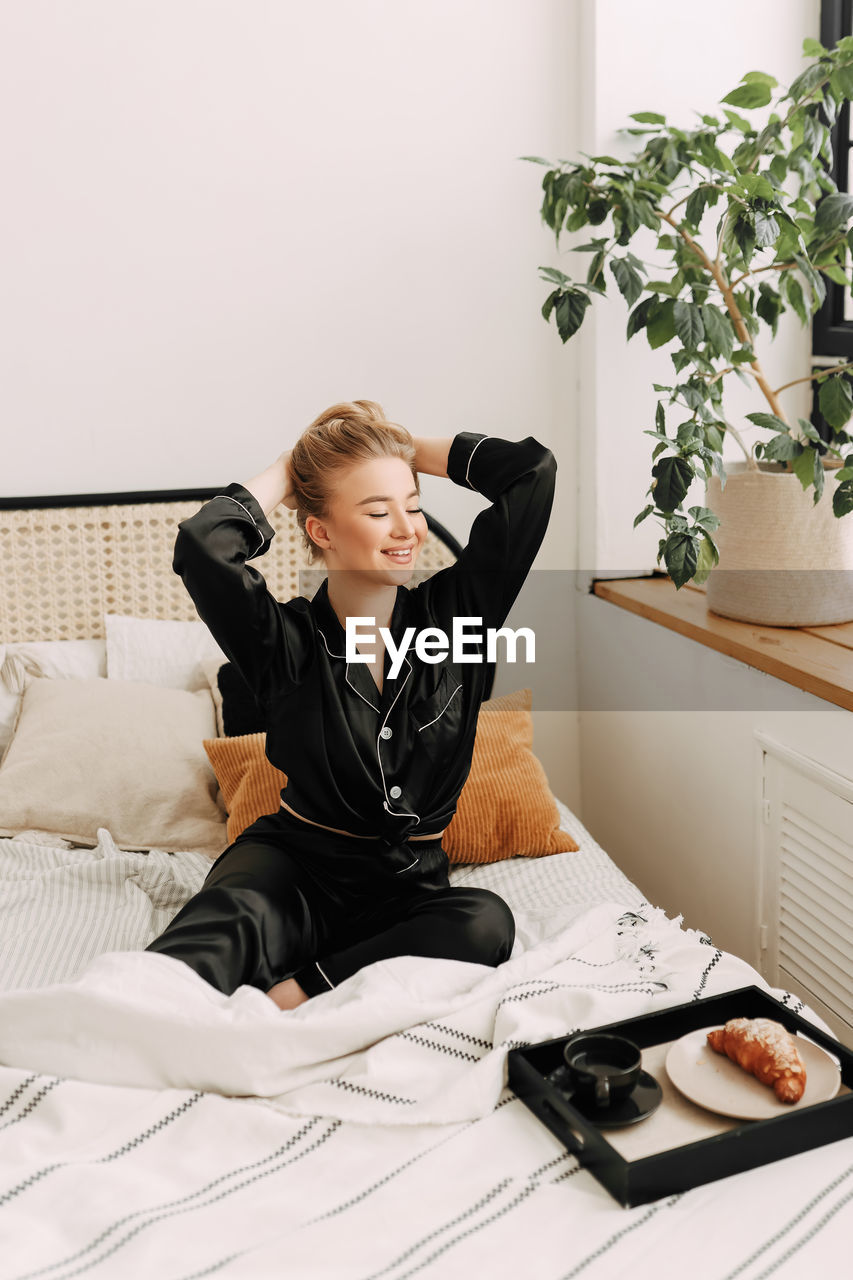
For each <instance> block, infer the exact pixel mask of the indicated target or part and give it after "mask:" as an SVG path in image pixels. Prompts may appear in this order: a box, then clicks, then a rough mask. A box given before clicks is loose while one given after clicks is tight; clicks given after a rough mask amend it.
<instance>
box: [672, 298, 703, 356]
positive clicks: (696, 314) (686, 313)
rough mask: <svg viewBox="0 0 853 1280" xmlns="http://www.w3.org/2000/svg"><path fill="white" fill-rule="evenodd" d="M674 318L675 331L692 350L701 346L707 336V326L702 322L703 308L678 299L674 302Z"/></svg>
mask: <svg viewBox="0 0 853 1280" xmlns="http://www.w3.org/2000/svg"><path fill="white" fill-rule="evenodd" d="M672 318H673V323H674V324H675V332H676V333H677V334H678V337H679V338H680V339H681V341H682V342H683V343H684V345H685V347H688V348H689V349H690V350H693V349H695V348H696V347H698V346H699V343H700V342H701V341H702V340H703V338H704V337H705V326H704V324H703V323H702V308H701V307H697V306H696V304H695V303H693V302H685V301H684V300H683V299H678V300H677V301H676V302H674V303H673V308H672Z"/></svg>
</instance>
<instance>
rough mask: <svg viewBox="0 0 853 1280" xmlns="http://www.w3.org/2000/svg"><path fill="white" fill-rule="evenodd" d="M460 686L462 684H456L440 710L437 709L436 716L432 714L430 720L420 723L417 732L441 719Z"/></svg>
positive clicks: (421, 731)
mask: <svg viewBox="0 0 853 1280" xmlns="http://www.w3.org/2000/svg"><path fill="white" fill-rule="evenodd" d="M461 688H462V685H461V684H458V685H457V686H456V688H455V689H454V690H453V692H452V693H451V695H450V697H449V698H448V699H447V701H446V702H445V704H444V706H443V707H442V708H441V710H440V711H439V713H438V715H437V716H434V717H433V719H432V720H429V721H427V723H426V724H422V725H421V727H420V729H418V733H423V731H424V729H428V728H429V727H430V725H431V724H435V722H436V720H440V719H441V717H442V716H443V715H444V713H445V711H446V710H447V708H448V707H449V706H450V704H451V702H452V701H453V699H454V698H455V697H456V695H457V693H458V692H459V690H460V689H461Z"/></svg>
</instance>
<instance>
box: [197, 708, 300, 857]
mask: <svg viewBox="0 0 853 1280" xmlns="http://www.w3.org/2000/svg"><path fill="white" fill-rule="evenodd" d="M266 740H267V735H266V734H265V733H246V734H243V735H242V736H241V737H239V738H206V739H205V741H204V749H205V751H206V752H207V758H208V760H209V761H210V763H211V764H212V765H213V772H214V773H215V774H216V781H217V782H218V783H219V789H220V791H221V792H222V799H223V800H224V801H225V808H226V810H227V811H228V827H227V832H228V843H229V844H231V843H232V841H234V840H236V839H237V837H238V836H239V834H240V832H241V831H245V830H246V827H248V826H251V824H252V823H253V822H254V821H255V820H256V819H257V818H260V817H261V816H262V815H263V814H265V813H277V812H278V810H279V807H280V805H281V795H280V794H279V793H280V792H281V789H282V787H283V786H284V784H285V782H286V781H287V778H286V777H285V775H284V774H283V773H282V772H281V770H280V769H276V767H275V765H273V764H270V762H269V760H268V759H267V758H266V755H265V754H264V747H265V745H266Z"/></svg>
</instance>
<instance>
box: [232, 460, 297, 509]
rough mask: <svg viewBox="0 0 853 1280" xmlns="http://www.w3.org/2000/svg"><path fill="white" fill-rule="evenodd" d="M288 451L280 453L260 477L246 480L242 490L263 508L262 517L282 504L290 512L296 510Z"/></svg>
mask: <svg viewBox="0 0 853 1280" xmlns="http://www.w3.org/2000/svg"><path fill="white" fill-rule="evenodd" d="M290 453H291V451H290V449H285V451H284V453H280V454H279V456H278V457H277V458H276V460H275V462H273V463H271V464H270V466H268V467H267V469H266V471H262V472H261V473H260V475H257V476H253V477H252V479H251V480H247V481H246V483H245V485H244V488H246V489H248V490H249V493H251V494H252V495H253V496H254V497H256V498H257V500H258V502H259V503H260V504H261V507H262V508H263V512H264V515H267V516H268V515H269V514H270V512H271V511H274V510H275V509H276V507H277V506H278V505H279V503H281V502H283V503H284V505H285V506H286V507H289V508H290V510H291V511H295V510H296V505H297V504H296V498H295V496H294V493H293V477H292V476H291V474H290Z"/></svg>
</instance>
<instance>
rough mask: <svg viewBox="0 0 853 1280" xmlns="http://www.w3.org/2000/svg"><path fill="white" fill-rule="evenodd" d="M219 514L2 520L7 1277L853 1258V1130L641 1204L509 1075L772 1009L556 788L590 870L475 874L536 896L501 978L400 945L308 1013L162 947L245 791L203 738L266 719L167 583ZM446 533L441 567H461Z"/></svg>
mask: <svg viewBox="0 0 853 1280" xmlns="http://www.w3.org/2000/svg"><path fill="white" fill-rule="evenodd" d="M204 496H206V495H205V494H203V493H198V492H195V493H183V494H174V493H172V494H167V495H112V496H110V497H109V498H108V499H104V498H88V499H82V500H79V501H73V502H72V501H71V500H67V499H66V500H53V499H51V500H32V501H30V502H24V501H22V500H11V501H10V500H7V501H6V502H4V503H3V509H2V510H0V557H2V564H3V591H2V601H0V649H2V653H0V662H2V672H3V676H4V681H5V683H3V684H2V685H0V733H3V734H4V735H5V739H6V741H7V743H8V744H9V745H8V747H7V750H6V754H5V756H4V759H3V763H2V765H0V829H2V830H3V831H5V832H6V834H5V835H4V836H3V838H0V904H2V916H0V1064H2V1065H0V1132H2V1142H0V1230H2V1235H1V1236H0V1242H2V1243H1V1244H0V1273H2V1276H3V1277H4V1280H11V1278H12V1277H16V1278H18V1280H23V1277H33V1278H34V1277H36V1276H39V1277H41V1276H44V1277H50V1278H51V1280H66V1278H70V1277H72V1276H74V1277H76V1276H92V1277H99V1276H101V1277H118V1276H120V1277H122V1278H123V1280H124V1278H125V1277H140V1278H141V1277H144V1278H145V1280H149V1278H150V1277H151V1276H152V1275H156V1276H158V1277H162V1278H163V1280H195V1278H197V1277H202V1276H214V1275H215V1276H224V1277H253V1278H265V1277H270V1278H273V1277H282V1276H286V1277H296V1278H297V1280H298V1278H299V1277H303V1276H305V1277H311V1276H319V1277H327V1278H329V1280H332V1278H334V1280H338V1278H339V1280H378V1278H379V1277H383V1278H384V1280H404V1277H409V1276H414V1275H424V1276H441V1277H457V1276H458V1277H463V1276H465V1277H467V1276H470V1275H483V1274H485V1275H490V1276H496V1277H509V1276H513V1277H516V1276H519V1275H520V1276H530V1277H533V1280H540V1278H541V1280H569V1278H570V1277H574V1276H584V1277H590V1278H592V1280H595V1278H598V1280H610V1278H611V1277H617V1276H622V1275H626V1276H627V1275H632V1276H642V1277H644V1276H652V1275H654V1276H664V1277H666V1276H673V1277H674V1276H685V1275H689V1276H690V1277H691V1278H693V1280H703V1278H704V1277H708V1278H709V1280H710V1278H712V1277H713V1278H714V1280H723V1277H735V1276H738V1277H742V1278H743V1280H758V1278H759V1277H764V1276H769V1275H773V1276H795V1275H796V1276H802V1275H817V1274H821V1273H822V1272H823V1270H824V1269H829V1268H830V1267H831V1266H833V1265H836V1266H837V1264H838V1261H839V1258H841V1257H843V1256H845V1255H846V1251H847V1249H848V1247H849V1238H850V1232H851V1226H853V1139H845V1140H843V1141H840V1142H835V1143H832V1144H831V1145H829V1146H825V1147H822V1148H820V1149H818V1150H813V1151H809V1152H806V1153H804V1154H802V1155H800V1156H797V1157H795V1158H793V1159H789V1160H786V1161H783V1162H781V1163H777V1164H772V1165H767V1166H764V1167H762V1168H759V1169H755V1170H753V1171H751V1172H749V1173H745V1174H740V1175H738V1176H736V1177H732V1178H727V1179H724V1180H722V1181H717V1182H712V1183H710V1184H708V1185H707V1186H704V1187H699V1188H696V1189H694V1190H692V1191H689V1192H686V1193H684V1194H681V1195H672V1196H668V1197H666V1198H665V1199H662V1200H659V1201H655V1202H653V1203H652V1204H647V1205H643V1206H641V1207H638V1208H634V1209H628V1208H622V1207H620V1206H619V1205H618V1204H617V1203H616V1202H615V1201H614V1200H613V1199H612V1198H611V1197H610V1196H609V1194H608V1193H607V1192H606V1191H605V1190H604V1189H603V1188H602V1187H601V1186H600V1184H599V1183H598V1182H597V1181H596V1179H595V1178H594V1177H593V1176H592V1175H591V1174H590V1173H589V1172H587V1171H586V1170H584V1169H582V1168H580V1167H579V1165H578V1162H577V1160H576V1159H575V1157H574V1156H572V1155H571V1154H570V1153H569V1152H568V1151H567V1150H566V1148H565V1147H564V1146H563V1145H562V1144H561V1143H560V1142H558V1141H557V1139H556V1138H555V1137H553V1136H552V1134H551V1133H550V1132H549V1131H548V1130H547V1129H546V1128H545V1127H543V1126H542V1125H541V1124H540V1123H539V1121H538V1120H537V1119H536V1118H535V1117H534V1116H533V1115H532V1114H531V1112H530V1111H529V1110H528V1108H527V1107H526V1106H525V1105H523V1103H522V1102H521V1101H520V1100H519V1099H518V1098H517V1097H516V1096H515V1095H514V1094H513V1093H512V1091H511V1090H510V1089H509V1088H508V1087H507V1083H506V1080H507V1076H506V1059H507V1053H508V1052H509V1050H510V1049H512V1048H515V1047H518V1046H523V1045H529V1044H533V1043H537V1042H539V1041H541V1040H546V1039H549V1038H551V1037H555V1036H561V1035H565V1034H567V1033H568V1032H569V1031H571V1030H573V1029H574V1028H581V1027H590V1026H598V1025H602V1024H605V1023H609V1022H613V1021H618V1020H620V1019H623V1018H628V1017H633V1016H636V1015H638V1014H641V1013H644V1012H647V1011H652V1010H655V1009H659V1008H663V1007H666V1006H669V1005H674V1004H679V1003H683V1002H685V1001H700V1000H702V999H705V998H707V997H708V996H710V995H714V994H717V993H719V992H723V991H727V990H731V989H734V988H737V987H740V986H744V985H749V984H753V983H754V984H756V985H758V986H760V987H762V988H764V989H767V988H766V983H765V982H764V981H763V979H762V978H761V977H760V975H758V974H757V973H756V972H755V971H754V970H753V969H752V968H751V967H750V966H748V965H747V964H746V963H745V962H743V961H741V960H740V959H738V958H737V957H735V956H732V955H729V954H726V953H724V952H722V951H720V950H719V949H718V948H717V947H715V946H714V944H713V942H712V941H711V939H710V938H708V937H707V936H706V935H705V934H702V933H699V932H696V931H693V930H689V929H685V928H684V927H683V926H682V922H681V920H680V918H678V919H670V918H668V917H667V916H666V915H665V914H664V913H663V912H662V911H660V910H659V909H657V908H656V907H655V906H654V905H653V904H651V903H649V902H647V901H646V900H645V898H644V896H643V894H642V892H641V890H640V889H639V888H638V887H637V886H635V885H634V884H633V883H631V882H630V881H629V880H628V879H627V878H626V877H625V876H624V875H623V874H622V873H621V871H620V870H619V869H618V867H617V866H616V865H615V864H614V862H613V861H612V860H611V859H610V858H609V857H608V856H607V854H606V852H605V851H604V850H602V849H601V848H600V847H599V845H598V844H597V843H596V841H595V839H594V837H593V835H592V834H591V833H590V832H589V831H587V830H586V829H585V827H584V826H583V824H582V823H581V822H580V820H579V819H578V817H577V816H576V815H575V814H573V813H572V812H571V811H570V810H569V809H568V808H567V807H566V806H565V805H564V804H562V803H561V802H560V801H559V800H557V801H553V799H552V798H551V802H552V803H553V804H554V806H555V808H554V815H555V817H554V822H555V824H556V831H557V832H558V833H561V836H562V840H560V839H557V841H556V845H557V846H559V847H560V848H561V849H562V851H559V852H550V853H549V852H542V851H541V850H539V856H529V854H530V852H531V850H530V849H525V850H524V856H518V855H517V854H515V853H514V852H513V851H510V856H502V857H500V858H499V859H496V860H488V861H480V862H464V861H458V862H455V863H454V865H453V867H452V870H451V879H452V881H453V882H454V883H468V884H474V885H481V886H484V887H486V888H490V889H493V890H495V891H496V892H499V893H500V894H501V895H502V896H504V897H505V898H506V900H507V901H508V902H509V904H510V905H511V907H512V909H513V912H514V915H515V917H516V922H517V937H516V943H515V947H514V950H513V953H512V956H511V958H510V959H509V961H507V962H506V963H505V964H504V965H501V966H500V967H499V968H498V969H495V970H492V969H488V968H485V967H482V966H478V965H470V964H464V963H461V962H455V961H444V960H428V961H424V960H422V959H418V958H415V957H410V956H401V957H398V958H396V959H394V960H389V961H384V962H382V963H380V964H376V965H371V966H368V967H367V968H366V969H364V970H362V971H361V972H360V973H358V974H356V975H354V977H353V978H351V979H349V980H348V981H347V982H345V983H343V984H341V986H340V987H339V988H337V989H336V990H334V991H331V992H329V993H328V994H326V995H323V996H320V997H316V998H315V999H313V1000H311V1001H309V1002H308V1003H307V1004H305V1005H303V1006H301V1007H300V1008H299V1009H297V1010H295V1011H293V1012H291V1013H287V1014H282V1013H279V1012H278V1010H276V1009H275V1007H274V1006H273V1004H272V1002H271V1001H269V1000H268V999H267V998H266V996H264V995H263V994H262V993H260V992H258V991H255V990H253V989H251V988H247V987H243V988H240V989H239V990H238V991H237V992H236V993H235V994H234V995H233V996H231V997H225V996H222V995H221V994H220V993H218V992H216V991H214V990H213V988H211V987H209V986H208V985H207V984H206V983H204V982H203V981H202V980H201V979H200V978H198V977H197V975H195V974H194V973H193V972H192V971H191V970H189V969H188V968H186V966H183V965H181V964H180V963H179V962H178V961H174V960H172V959H170V958H169V957H165V956H159V955H152V954H150V953H144V952H143V948H144V947H145V945H146V944H147V942H148V941H149V940H150V939H151V938H152V937H154V936H155V935H156V934H157V933H159V932H160V931H161V929H162V928H163V927H164V925H165V924H166V922H167V921H168V920H169V919H170V918H171V916H172V915H173V914H174V913H175V912H176V911H177V910H178V909H179V907H180V906H181V905H182V903H183V902H185V901H186V900H187V898H188V897H189V896H190V895H191V894H192V893H193V892H194V891H195V890H196V889H197V888H198V887H199V885H200V884H201V882H202V880H203V878H204V875H205V874H206V870H207V868H208V867H209V866H210V859H211V856H213V855H214V854H215V852H216V851H217V848H222V847H224V844H225V843H226V809H228V812H229V813H233V810H234V802H229V804H228V805H226V803H225V800H224V797H223V791H222V787H221V786H218V785H217V783H218V782H219V779H218V775H214V774H213V773H212V772H211V771H210V762H209V758H208V759H207V760H205V759H204V758H203V757H201V756H200V752H199V749H198V742H197V741H196V739H197V738H198V736H199V735H202V736H203V737H205V739H206V740H207V738H208V737H209V738H210V739H212V740H216V741H219V742H220V743H221V742H222V740H223V739H228V738H229V737H231V738H233V739H234V740H235V741H236V740H237V739H238V738H239V737H241V736H245V737H249V736H251V733H252V729H251V726H241V725H238V726H237V727H242V728H246V729H247V730H248V732H247V733H246V734H245V735H240V734H231V735H229V734H228V733H226V732H224V729H225V728H226V727H227V726H226V725H225V724H224V721H223V719H222V715H223V694H222V689H221V688H220V687H219V685H218V684H217V679H216V673H218V672H219V671H221V666H220V665H219V661H218V659H217V658H216V655H215V654H212V653H211V652H210V650H209V646H208V647H207V648H205V644H203V643H201V642H200V639H199V632H198V631H196V630H192V629H193V628H194V627H197V626H200V624H197V623H196V622H195V621H194V613H193V607H192V605H191V603H190V601H189V599H188V598H187V597H186V596H185V593H184V592H183V588H182V586H181V584H180V582H179V581H178V580H177V578H175V577H174V575H173V574H171V571H170V562H171V546H172V543H173V540H174V530H175V524H176V522H177V520H178V519H180V518H182V516H183V515H184V514H187V513H188V512H189V511H191V510H194V509H195V508H196V507H197V506H198V503H199V501H200V500H201V498H202V497H204ZM276 525H277V531H278V533H279V538H278V542H277V544H276V545H275V546H274V553H271V554H270V556H268V557H267V558H266V561H265V563H264V566H263V568H264V572H265V574H266V576H267V578H268V581H270V585H271V587H272V588H273V590H274V591H275V592H276V594H278V595H281V596H286V595H293V594H296V593H297V592H298V591H300V590H303V591H306V592H309V593H310V591H311V590H313V586H314V585H315V582H314V580H313V579H310V578H309V577H307V576H306V573H305V565H304V562H303V561H302V558H301V551H300V547H299V540H298V537H297V534H296V530H295V527H294V525H293V523H292V519H291V517H290V515H289V513H287V512H284V511H281V512H279V513H278V514H277V516H276ZM442 532H443V531H441V530H440V528H439V527H437V526H433V529H432V533H431V537H430V545H429V549H428V552H427V555H428V560H427V564H426V570H427V571H432V570H434V569H436V568H438V567H440V566H441V565H443V564H445V563H448V562H449V560H450V559H452V557H453V554H454V546H453V543H452V540H449V539H447V538H444V537H443V536H442ZM188 628H189V630H188ZM63 644H64V645H66V646H68V645H70V648H66V649H61V650H58V649H57V645H60V646H61V645H63ZM194 646H195V647H194ZM199 646H200V647H199ZM212 672H213V673H214V675H211V673H212ZM111 681H112V685H113V690H112V691H110V689H109V688H108V687H107V686H109V685H110V682H111ZM158 681H159V683H158ZM169 681H171V683H169ZM63 684H64V685H65V686H66V687H65V688H61V689H58V686H61V685H63ZM36 693H37V694H38V698H39V700H40V701H39V700H37V699H36V697H35V694H36ZM217 695H218V701H217ZM4 698H5V703H4V701H3V699H4ZM123 699H124V700H123ZM37 701H38V705H36V703H37ZM108 704H109V705H108ZM22 708H25V709H24V710H22ZM60 712H61V713H62V715H63V716H64V717H65V720H64V721H63V723H62V724H61V725H60V724H59V723H58V717H59V715H60ZM95 725H96V726H97V732H96V731H95V728H94V727H93V726H95ZM122 734H123V735H124V736H122ZM69 735H70V736H69ZM158 735H159V736H158ZM26 737H28V738H29V742H25V741H24V738H26ZM478 740H479V739H478ZM69 743H73V744H74V746H73V750H72V749H71V747H69ZM13 748H14V749H13ZM45 751H48V752H49V751H53V755H50V754H48V756H46V757H45V756H43V755H41V754H40V753H42V752H45ZM86 751H88V753H89V754H88V755H87V756H85V752H86ZM28 752H29V754H28ZM99 753H100V754H99ZM134 753H135V754H134ZM84 756H85V759H84V762H83V764H82V765H81V764H80V760H81V759H83V758H84ZM45 760H47V761H48V763H47V764H45V763H44V761H45ZM93 760H95V761H100V764H99V765H98V767H97V768H95V767H93V765H92V761H93ZM199 760H201V761H202V763H201V764H199ZM164 768H165V775H164V776H165V779H166V782H168V784H169V785H171V786H172V787H173V788H174V789H176V790H178V791H180V789H181V787H182V786H186V788H188V790H187V796H189V795H190V789H192V788H194V790H193V791H192V796H195V797H196V799H197V800H198V811H197V812H195V811H193V812H191V809H192V804H191V803H190V800H191V799H192V797H190V799H187V800H186V803H185V804H183V806H182V807H181V806H179V807H178V809H177V810H176V809H174V808H172V809H169V807H168V805H165V804H164V802H163V798H162V795H161V794H160V792H161V791H162V790H163V787H164V785H165V783H164V781H163V777H162V776H161V773H158V770H161V771H162V770H163V769H164ZM203 768H207V770H208V772H207V774H206V775H205V777H204V780H203V782H202V783H201V784H199V781H198V779H199V776H200V771H202V770H203ZM75 769H76V772H74V770H75ZM69 770H71V772H69ZM182 770H183V772H182ZM472 773H473V770H472ZM4 774H5V775H6V779H5V780H4ZM94 775H97V776H94ZM10 777H12V784H10V783H9V778H10ZM33 778H35V780H36V782H35V785H34V784H33ZM158 779H159V781H158ZM531 785H532V784H531ZM4 786H5V790H4ZM28 787H29V788H30V790H31V791H32V792H33V794H32V795H30V796H27V795H25V794H24V793H25V792H26V791H27V788H28ZM158 787H159V791H158ZM72 792H73V793H74V795H71V793H72ZM202 792H203V793H204V794H203V795H202V796H201V799H200V800H199V799H198V795H197V794H196V793H198V794H199V795H200V794H201V793H202ZM69 796H71V799H74V796H76V797H77V801H78V803H77V807H76V809H75V808H74V805H73V804H71V799H69ZM81 796H84V798H85V803H84V800H83V799H80V797H81ZM93 797H94V798H93ZM516 798H517V797H516ZM143 828H144V829H143ZM553 836H554V833H553V832H551V833H550V836H549V838H551V839H553ZM194 842H195V843H194ZM572 846H574V847H572ZM502 852H503V854H506V853H507V852H508V851H507V850H506V849H504V850H503V851H502ZM775 994H776V995H777V996H779V997H780V998H781V999H782V1000H783V1002H784V1003H786V1004H788V1005H789V1007H791V1008H793V1009H796V1010H801V1009H802V1005H801V1003H800V1001H799V1000H797V999H796V998H795V997H794V996H792V995H791V994H790V993H787V992H776V993H775ZM806 1014H807V1015H808V1011H806Z"/></svg>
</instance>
